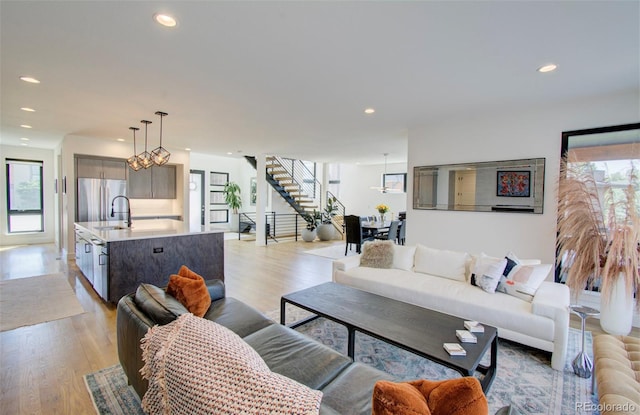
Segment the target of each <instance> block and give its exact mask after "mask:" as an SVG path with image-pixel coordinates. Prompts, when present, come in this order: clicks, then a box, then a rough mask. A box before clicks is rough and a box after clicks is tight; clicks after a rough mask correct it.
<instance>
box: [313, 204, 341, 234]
mask: <svg viewBox="0 0 640 415" xmlns="http://www.w3.org/2000/svg"><path fill="white" fill-rule="evenodd" d="M336 201H337V199H336V198H335V197H329V198H327V203H326V204H325V206H324V210H323V212H322V216H321V218H322V223H320V224H319V225H318V238H319V239H320V240H321V241H330V240H332V239H333V238H334V237H335V228H334V227H333V223H332V218H333V217H334V216H335V215H336V213H337V211H338V205H337V204H336Z"/></svg>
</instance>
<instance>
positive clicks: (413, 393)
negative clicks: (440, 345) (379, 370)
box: [371, 377, 489, 415]
mask: <svg viewBox="0 0 640 415" xmlns="http://www.w3.org/2000/svg"><path fill="white" fill-rule="evenodd" d="M372 409H373V410H372V412H371V413H372V415H391V414H394V415H419V414H420V415H488V414H489V404H488V403H487V398H486V397H485V395H484V392H482V387H481V386H480V382H479V381H478V379H476V378H474V377H464V378H458V379H447V380H441V381H430V380H416V381H413V382H402V383H394V382H388V381H383V380H381V381H378V382H377V383H376V384H375V386H374V388H373V402H372Z"/></svg>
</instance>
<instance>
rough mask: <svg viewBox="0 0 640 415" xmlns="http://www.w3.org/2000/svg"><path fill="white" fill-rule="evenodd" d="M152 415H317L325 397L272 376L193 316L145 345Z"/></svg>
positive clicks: (222, 331)
mask: <svg viewBox="0 0 640 415" xmlns="http://www.w3.org/2000/svg"><path fill="white" fill-rule="evenodd" d="M142 356H143V360H144V362H145V365H144V367H143V368H142V369H141V373H142V375H143V377H144V378H145V379H147V380H148V381H149V389H148V390H147V393H146V394H145V395H144V397H143V399H142V408H143V409H144V411H145V412H146V413H148V414H164V415H166V414H174V415H182V414H184V415H197V414H216V415H217V414H230V415H231V414H233V415H237V414H256V415H258V414H260V415H264V414H274V415H279V414H283V415H284V414H288V415H307V414H318V412H319V409H320V400H321V399H322V392H320V391H317V390H313V389H310V388H308V387H307V386H304V385H302V384H300V383H298V382H296V381H294V380H292V379H289V378H287V377H284V376H282V375H279V374H277V373H273V372H271V371H270V370H269V368H268V367H267V364H266V363H265V362H264V360H262V358H261V357H260V355H258V353H257V352H256V351H255V350H253V349H252V348H251V347H250V346H249V345H248V344H247V343H246V342H245V341H244V340H242V339H241V338H240V337H239V336H238V335H236V334H235V333H233V332H232V331H231V330H229V329H227V328H225V327H223V326H220V325H219V324H216V323H214V322H212V321H209V320H206V319H203V318H199V317H196V316H194V315H193V314H184V315H182V316H180V317H179V318H178V319H177V320H175V321H173V322H171V323H169V324H167V325H164V326H154V327H152V328H151V329H149V331H148V332H147V334H146V335H145V337H144V339H143V340H142Z"/></svg>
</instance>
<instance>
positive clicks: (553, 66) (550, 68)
mask: <svg viewBox="0 0 640 415" xmlns="http://www.w3.org/2000/svg"><path fill="white" fill-rule="evenodd" d="M557 67H558V65H556V64H555V63H550V64H547V65H544V66H541V67H539V68H538V72H542V73H546V72H552V71H555V70H556V68H557Z"/></svg>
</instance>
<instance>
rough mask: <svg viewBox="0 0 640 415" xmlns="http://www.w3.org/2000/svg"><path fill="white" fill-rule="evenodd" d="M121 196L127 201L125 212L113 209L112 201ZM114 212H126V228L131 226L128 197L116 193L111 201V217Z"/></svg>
mask: <svg viewBox="0 0 640 415" xmlns="http://www.w3.org/2000/svg"><path fill="white" fill-rule="evenodd" d="M119 197H121V198H123V199H124V200H126V201H127V211H126V212H115V211H114V210H113V203H114V202H115V201H116V199H117V198H119ZM114 213H126V214H127V228H130V227H131V204H130V203H129V198H128V197H126V196H123V195H118V196H116V197H114V198H113V200H112V201H111V217H113V216H114Z"/></svg>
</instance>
